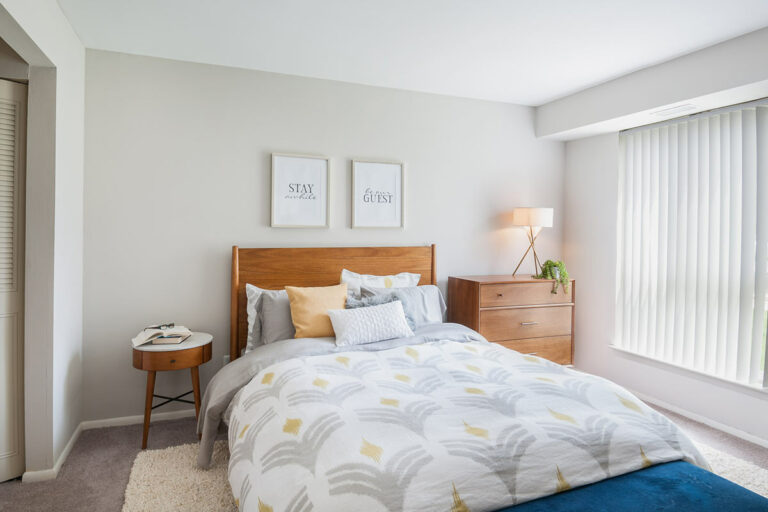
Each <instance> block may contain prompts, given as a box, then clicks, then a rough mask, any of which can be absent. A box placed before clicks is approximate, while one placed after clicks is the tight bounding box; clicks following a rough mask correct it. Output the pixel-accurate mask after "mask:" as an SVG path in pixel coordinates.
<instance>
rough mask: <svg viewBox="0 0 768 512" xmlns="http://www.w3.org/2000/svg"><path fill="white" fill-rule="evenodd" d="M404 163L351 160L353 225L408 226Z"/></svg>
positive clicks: (361, 226) (363, 226)
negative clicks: (406, 224)
mask: <svg viewBox="0 0 768 512" xmlns="http://www.w3.org/2000/svg"><path fill="white" fill-rule="evenodd" d="M404 174H405V173H404V165H403V164H402V163H395V162H364V161H360V160H354V161H353V162H352V227H353V228H401V227H404V226H405V201H404V195H405V180H404V178H405V176H404Z"/></svg>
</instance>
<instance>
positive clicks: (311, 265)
mask: <svg viewBox="0 0 768 512" xmlns="http://www.w3.org/2000/svg"><path fill="white" fill-rule="evenodd" d="M344 268H346V269H348V270H351V271H353V272H357V273H360V274H375V275H387V274H398V273H400V272H412V273H415V274H421V280H420V281H419V284H420V285H424V284H436V283H437V278H436V275H435V246H434V244H433V245H426V246H419V247H306V248H297V247H294V248H276V249H241V248H239V247H238V246H236V245H235V246H232V291H231V311H230V333H229V357H230V360H231V361H234V360H235V359H237V358H238V357H240V353H241V351H242V349H243V348H245V344H246V341H247V339H248V315H247V314H246V311H245V308H246V297H245V285H246V283H248V284H252V285H254V286H258V287H259V288H264V289H267V290H279V289H282V288H283V287H284V286H286V285H287V286H330V285H334V284H338V283H339V278H340V277H341V270H342V269H344Z"/></svg>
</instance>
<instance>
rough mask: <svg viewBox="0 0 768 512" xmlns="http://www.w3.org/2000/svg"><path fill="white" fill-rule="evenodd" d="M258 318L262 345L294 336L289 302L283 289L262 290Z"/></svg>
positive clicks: (294, 330) (294, 331)
mask: <svg viewBox="0 0 768 512" xmlns="http://www.w3.org/2000/svg"><path fill="white" fill-rule="evenodd" d="M259 319H260V320H261V343H262V344H264V345H267V344H269V343H274V342H275V341H280V340H287V339H291V338H295V337H296V329H295V328H294V327H293V319H292V318H291V303H290V301H289V300H288V293H287V292H286V291H285V290H264V292H263V293H262V295H261V308H260V309H259Z"/></svg>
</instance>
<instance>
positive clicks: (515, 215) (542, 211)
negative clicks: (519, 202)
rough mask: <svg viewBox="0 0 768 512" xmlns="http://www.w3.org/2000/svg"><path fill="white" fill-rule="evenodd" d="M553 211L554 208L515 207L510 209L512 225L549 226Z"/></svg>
mask: <svg viewBox="0 0 768 512" xmlns="http://www.w3.org/2000/svg"><path fill="white" fill-rule="evenodd" d="M554 212H555V210H554V208H515V209H514V210H512V225H513V226H532V227H536V228H551V227H552V218H553V217H554Z"/></svg>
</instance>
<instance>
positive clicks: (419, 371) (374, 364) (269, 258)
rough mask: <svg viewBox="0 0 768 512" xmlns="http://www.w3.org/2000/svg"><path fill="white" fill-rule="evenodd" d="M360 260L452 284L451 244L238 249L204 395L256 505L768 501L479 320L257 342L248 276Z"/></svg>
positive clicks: (208, 422) (273, 283)
mask: <svg viewBox="0 0 768 512" xmlns="http://www.w3.org/2000/svg"><path fill="white" fill-rule="evenodd" d="M342 269H349V270H352V271H354V272H358V273H361V274H374V275H391V274H398V273H400V272H410V273H414V274H419V275H420V276H421V278H420V281H419V285H434V284H436V278H435V276H436V273H435V247H434V246H422V247H356V248H287V249H286V248H283V249H240V248H238V247H233V251H232V295H231V338H230V358H231V360H232V361H231V363H230V364H228V365H226V366H225V367H224V368H223V369H222V370H221V371H219V372H218V373H217V374H216V375H215V376H214V378H213V379H212V380H211V382H210V384H209V385H208V388H207V389H206V392H205V396H204V398H203V403H202V409H201V411H202V414H201V415H200V420H199V424H198V431H199V433H200V434H201V442H200V450H199V455H198V464H199V465H200V466H201V467H207V466H208V465H209V463H210V454H211V452H212V448H213V441H214V439H215V437H216V433H217V432H218V429H219V428H220V426H221V425H222V424H223V423H225V424H226V425H227V431H228V439H229V447H230V462H229V472H228V476H229V481H230V485H231V487H232V491H233V494H234V496H235V499H236V503H237V505H238V507H239V508H240V509H241V510H249V511H250V510H254V511H256V510H258V511H259V512H261V511H264V510H275V511H277V510H281V511H282V510H286V511H291V512H300V511H309V510H331V509H334V510H362V509H366V510H370V511H377V510H455V511H461V510H473V511H494V510H508V509H510V508H511V507H514V509H515V510H521V511H526V510H529V511H532V510H617V509H621V510H632V509H636V510H647V509H658V510H686V509H687V510H728V509H729V508H728V507H731V508H730V509H731V510H768V500H765V499H763V498H761V497H760V496H758V495H756V494H754V493H751V492H749V491H747V490H746V489H743V488H740V487H738V486H736V485H734V484H731V483H730V482H727V481H725V480H723V479H721V478H719V477H717V476H715V475H713V474H711V473H709V472H708V471H707V469H708V465H707V462H706V460H704V458H703V457H702V456H701V454H700V453H699V452H698V450H697V449H696V447H695V446H694V445H693V443H692V442H691V441H690V440H689V439H688V438H687V437H686V436H685V435H684V434H683V433H682V432H681V431H680V430H679V429H678V428H677V427H676V426H675V425H674V424H673V423H672V422H671V421H669V420H668V419H667V418H666V417H664V416H663V415H661V414H659V413H658V412H656V411H654V410H653V409H650V408H649V407H647V406H646V405H645V404H643V403H642V402H641V401H640V400H638V399H637V398H636V397H634V396H633V395H632V394H631V393H629V392H628V391H627V390H625V389H623V388H621V387H620V386H617V385H616V384H613V383H611V382H609V381H607V380H605V379H601V378H599V377H596V376H592V375H588V374H584V373H581V372H578V371H576V370H573V369H569V368H565V367H562V366H560V365H557V364H555V363H551V362H549V361H547V360H544V359H540V358H538V357H535V356H531V355H525V354H521V353H518V352H514V351H512V350H509V349H506V348H504V347H501V346H498V345H495V344H491V343H488V342H487V341H486V340H485V339H484V338H483V337H482V336H481V335H480V334H478V333H477V332H475V331H473V330H471V329H468V328H466V327H464V326H460V325H456V324H444V323H433V324H428V325H422V326H419V327H418V328H416V329H414V331H413V336H404V337H400V338H394V339H389V340H386V341H380V342H377V343H369V344H365V345H352V346H337V345H336V344H335V343H334V340H333V339H328V338H303V339H285V340H280V341H276V342H274V343H270V344H267V345H263V346H260V347H258V348H256V349H254V350H252V351H251V352H249V353H247V354H244V355H243V350H244V348H245V345H246V339H247V332H248V321H247V313H246V303H247V300H246V291H245V286H246V283H250V284H252V285H255V286H258V287H260V288H264V289H271V290H277V289H281V288H283V287H285V286H287V285H288V286H330V285H334V284H338V282H339V276H340V274H341V271H342Z"/></svg>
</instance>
